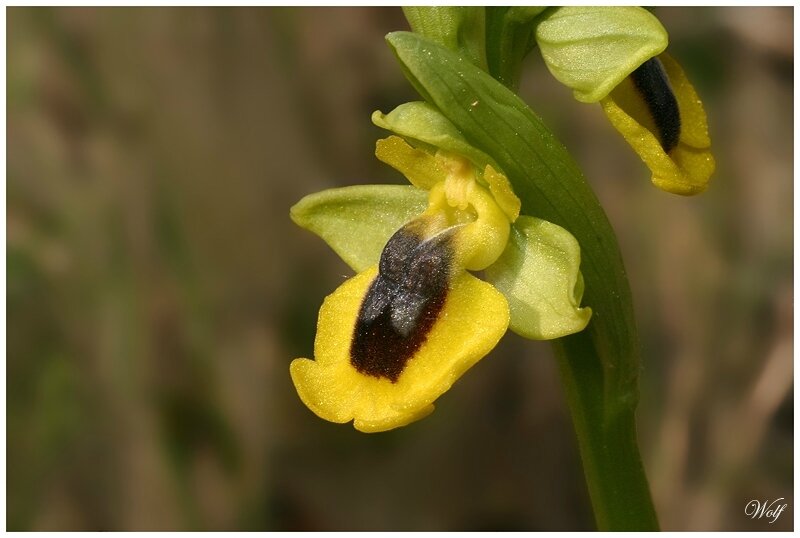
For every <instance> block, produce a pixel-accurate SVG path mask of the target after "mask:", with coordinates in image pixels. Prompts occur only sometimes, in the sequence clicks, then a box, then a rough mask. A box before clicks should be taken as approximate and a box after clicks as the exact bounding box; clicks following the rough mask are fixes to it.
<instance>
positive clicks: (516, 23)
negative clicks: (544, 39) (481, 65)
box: [486, 6, 547, 90]
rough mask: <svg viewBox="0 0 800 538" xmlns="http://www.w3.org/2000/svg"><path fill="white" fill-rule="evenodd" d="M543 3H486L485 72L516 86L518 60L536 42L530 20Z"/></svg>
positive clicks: (541, 9)
mask: <svg viewBox="0 0 800 538" xmlns="http://www.w3.org/2000/svg"><path fill="white" fill-rule="evenodd" d="M545 9H547V8H546V7H542V6H537V7H525V6H516V7H499V6H498V7H487V8H486V63H487V64H488V65H489V74H490V75H492V76H493V77H494V78H496V79H497V80H499V81H500V82H502V83H503V84H505V85H506V86H507V87H508V88H511V89H512V90H513V89H516V88H517V86H518V85H519V77H520V73H521V71H522V60H523V59H524V58H525V56H527V54H528V53H529V52H530V51H531V49H533V47H534V46H535V45H536V40H535V39H534V38H533V30H534V20H535V19H536V17H537V16H538V15H539V14H540V13H541V12H542V11H544V10H545Z"/></svg>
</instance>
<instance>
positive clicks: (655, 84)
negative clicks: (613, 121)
mask: <svg viewBox="0 0 800 538" xmlns="http://www.w3.org/2000/svg"><path fill="white" fill-rule="evenodd" d="M631 80H633V84H634V86H636V89H637V90H638V91H639V94H640V95H641V96H642V99H644V101H645V103H646V104H647V109H648V110H649V111H650V115H651V116H652V118H653V121H654V122H655V124H656V129H658V133H657V134H658V139H659V141H660V142H661V147H662V148H663V149H664V151H665V152H666V153H669V152H670V151H671V150H672V149H673V148H674V147H675V146H677V145H678V140H679V139H680V136H681V113H680V110H679V109H678V100H677V99H675V94H674V93H672V87H671V86H670V85H669V78H668V77H667V73H666V71H664V66H663V65H661V60H659V59H658V58H650V59H649V60H647V61H646V62H644V63H643V64H642V65H640V66H639V67H638V68H637V69H636V70H635V71H634V72H633V73H631Z"/></svg>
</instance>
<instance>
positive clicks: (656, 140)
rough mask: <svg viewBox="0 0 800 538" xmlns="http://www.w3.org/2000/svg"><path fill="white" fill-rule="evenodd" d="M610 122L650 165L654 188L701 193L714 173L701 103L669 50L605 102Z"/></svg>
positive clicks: (638, 71) (646, 64)
mask: <svg viewBox="0 0 800 538" xmlns="http://www.w3.org/2000/svg"><path fill="white" fill-rule="evenodd" d="M600 102H601V105H602V107H603V111H604V112H605V114H606V116H607V117H608V119H609V120H610V121H611V123H612V125H613V126H614V127H615V128H616V129H617V130H618V131H619V132H620V133H621V134H622V136H623V137H624V138H625V140H626V141H627V142H628V144H630V145H631V147H632V148H633V149H634V151H636V153H638V154H639V156H640V157H641V159H642V160H643V161H644V162H645V164H646V165H647V166H648V167H649V168H650V170H651V172H652V174H653V177H652V181H653V184H654V185H655V186H657V187H658V188H660V189H663V190H665V191H668V192H672V193H675V194H683V195H691V194H698V193H700V192H703V191H704V190H705V189H706V188H707V186H708V181H709V179H710V178H711V175H712V174H713V172H714V168H715V162H714V157H713V155H712V154H711V140H710V138H709V136H708V121H707V118H706V113H705V110H704V109H703V104H702V103H701V102H700V99H699V98H698V96H697V93H696V92H695V90H694V88H693V87H692V85H691V83H690V82H689V81H688V79H687V78H686V75H685V74H684V72H683V70H682V69H681V67H680V66H679V65H678V63H677V62H675V60H673V59H672V58H671V57H670V56H669V55H668V54H666V53H662V54H660V55H659V56H657V57H655V58H652V59H651V60H648V61H647V62H645V63H644V64H642V66H641V67H640V68H639V69H637V70H636V71H634V73H632V74H631V75H630V76H628V77H627V78H626V79H625V80H623V81H622V82H621V83H620V84H619V85H618V86H617V87H616V88H615V89H614V90H612V91H611V93H610V94H608V96H606V97H605V98H603V99H602V100H601V101H600Z"/></svg>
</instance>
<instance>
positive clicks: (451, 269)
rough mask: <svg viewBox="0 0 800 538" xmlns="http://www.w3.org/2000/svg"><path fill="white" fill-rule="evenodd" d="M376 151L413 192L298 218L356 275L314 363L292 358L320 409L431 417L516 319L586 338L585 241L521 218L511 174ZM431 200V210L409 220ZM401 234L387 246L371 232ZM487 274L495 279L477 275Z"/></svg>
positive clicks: (404, 149)
mask: <svg viewBox="0 0 800 538" xmlns="http://www.w3.org/2000/svg"><path fill="white" fill-rule="evenodd" d="M376 154H377V156H378V158H380V159H381V160H383V161H385V162H387V163H388V164H391V165H392V166H394V167H395V168H397V169H398V170H400V171H401V172H403V173H404V174H405V175H406V176H407V177H408V178H409V180H410V181H411V182H412V185H413V186H409V187H393V186H367V187H351V188H344V189H334V190H332V191H325V192H323V193H319V194H316V195H311V196H309V197H307V198H305V199H303V200H302V201H301V202H299V203H298V204H297V205H296V206H295V207H293V208H292V217H293V219H294V220H295V222H297V223H298V224H300V225H301V226H304V227H306V228H308V229H311V230H312V231H314V232H316V233H318V234H319V235H321V236H322V237H323V238H324V239H325V240H326V241H328V242H329V243H330V244H331V245H332V246H333V247H334V249H335V250H337V252H339V253H340V254H341V255H342V257H343V258H344V259H345V261H347V262H348V263H350V265H351V266H353V267H354V268H355V269H356V270H358V271H359V272H358V274H357V275H356V276H355V277H353V278H351V279H349V280H347V281H346V282H345V283H344V284H342V285H341V286H340V287H339V288H338V289H337V290H336V291H335V292H334V293H333V294H331V295H330V296H328V297H327V298H326V299H325V301H324V303H323V305H322V308H321V309H320V312H319V318H318V324H317V336H316V340H315V343H314V357H315V358H314V360H311V359H306V358H299V359H295V360H294V361H292V363H291V366H290V373H291V377H292V380H293V382H294V384H295V387H296V389H297V393H298V395H299V396H300V399H301V400H302V401H303V403H304V404H305V405H306V406H307V407H308V408H309V409H310V410H311V411H313V412H314V413H315V414H317V415H318V416H319V417H321V418H323V419H325V420H328V421H331V422H336V423H345V422H350V421H353V424H354V426H355V428H356V429H358V430H360V431H363V432H379V431H385V430H389V429H392V428H397V427H399V426H404V425H406V424H408V423H410V422H413V421H416V420H418V419H420V418H422V417H424V416H426V415H427V414H429V413H430V412H431V411H432V410H433V402H434V401H435V400H436V399H437V398H438V397H439V396H441V395H442V394H443V393H444V392H446V391H447V390H448V389H449V388H450V387H451V386H452V385H453V383H454V382H455V381H456V380H457V379H458V378H459V377H460V376H461V375H462V374H463V373H464V372H466V371H467V370H468V369H469V368H470V367H471V366H473V365H474V364H475V363H477V362H478V361H479V360H480V359H481V358H483V357H484V356H486V355H487V354H488V353H489V351H491V349H492V348H494V346H495V345H496V344H497V342H498V341H499V340H500V338H501V337H502V336H503V334H504V333H505V332H506V330H507V329H508V328H509V324H511V328H512V329H514V330H517V332H520V333H521V334H525V335H526V336H528V337H531V338H554V337H558V336H563V335H564V334H569V333H571V332H576V331H579V330H582V329H583V328H584V327H585V326H586V324H587V323H588V321H589V317H590V316H591V310H590V309H588V308H580V306H579V305H580V299H581V294H582V291H583V290H582V278H581V277H580V273H579V271H578V266H579V264H580V254H579V249H578V247H577V242H575V240H574V238H572V236H571V235H570V234H569V233H568V232H567V231H566V230H564V229H563V228H560V227H558V226H555V225H552V224H550V223H545V222H544V221H541V220H540V219H534V218H532V217H518V215H519V207H520V204H519V200H518V199H517V198H516V196H515V195H514V194H513V191H512V190H511V187H510V184H509V182H508V179H507V178H506V177H505V176H504V175H503V174H502V173H500V172H498V171H497V170H495V169H494V168H493V167H492V166H491V165H486V166H485V167H484V168H483V169H482V170H481V169H480V168H479V167H477V166H476V165H475V164H474V163H473V162H471V161H470V160H469V159H467V158H465V157H463V156H461V155H456V154H453V153H450V152H447V151H443V150H439V151H436V152H435V153H432V152H431V151H428V150H426V149H420V148H415V147H412V146H411V145H409V144H408V143H407V142H406V141H405V140H403V139H401V138H399V137H396V136H392V137H389V138H387V139H384V140H381V141H379V142H378V145H377V151H376ZM423 194H424V195H425V196H426V198H427V204H426V208H425V209H424V210H422V211H421V212H419V213H418V214H417V215H416V216H415V217H412V218H411V219H410V220H405V219H407V218H408V215H409V214H410V213H413V212H414V211H419V209H420V207H421V204H420V201H421V195H423ZM401 220H403V221H405V223H404V224H402V225H400V226H398V222H399V221H401ZM542 223H544V224H545V225H549V226H550V227H552V228H548V227H547V226H544V227H542V226H541V224H542ZM398 228H399V229H398ZM390 229H394V230H396V231H393V232H392V234H391V236H390V237H389V238H388V240H379V239H375V238H374V236H375V235H376V234H377V235H378V236H383V235H385V234H386V233H387V231H388V230H390ZM376 230H377V231H376ZM512 230H514V231H513V233H512ZM354 235H355V236H359V235H362V236H364V237H367V241H366V243H367V244H370V245H373V246H371V247H368V248H365V247H364V244H363V243H361V242H359V241H357V240H353V236H354ZM370 235H372V236H373V237H372V238H371V239H370V238H368V236H370ZM570 240H571V241H572V243H570ZM378 243H382V245H383V246H382V247H381V249H380V252H379V253H377V254H378V259H377V260H375V255H376V252H375V251H374V250H375V249H374V245H375V244H378ZM523 258H527V259H529V260H531V261H530V263H533V264H534V266H531V265H527V266H526V267H525V270H526V271H530V270H531V269H532V268H533V269H534V270H535V269H539V270H540V271H541V273H542V274H541V275H539V276H541V280H542V281H543V282H544V283H545V284H544V287H545V288H547V289H546V290H545V291H543V290H542V286H540V285H528V282H529V281H531V280H533V278H531V276H530V275H522V274H520V271H521V269H522V265H523V264H522V262H521V261H519V260H522V259H523ZM537 260H538V262H537ZM526 263H528V262H526ZM537 263H538V265H537ZM490 269H492V271H490ZM481 270H487V274H489V273H492V274H493V276H494V283H489V282H486V281H483V280H480V279H478V278H477V277H476V276H474V275H472V274H470V273H469V271H481ZM493 284H494V285H493ZM512 318H515V319H512Z"/></svg>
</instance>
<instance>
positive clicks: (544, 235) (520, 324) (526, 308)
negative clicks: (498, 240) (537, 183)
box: [486, 216, 592, 340]
mask: <svg viewBox="0 0 800 538" xmlns="http://www.w3.org/2000/svg"><path fill="white" fill-rule="evenodd" d="M580 263H581V253H580V247H579V246H578V242H577V241H576V240H575V238H574V237H573V236H572V234H570V233H569V232H568V231H567V230H565V229H564V228H562V227H560V226H557V225H555V224H553V223H551V222H547V221H546V220H542V219H537V218H534V217H526V216H522V217H520V218H519V219H517V222H515V223H514V224H513V226H512V232H511V240H510V241H509V243H508V246H507V247H506V250H505V251H504V252H503V254H502V256H500V259H498V260H497V262H495V264H494V265H492V266H490V267H489V268H488V269H486V278H487V280H488V281H489V282H491V283H492V284H494V286H495V287H496V288H497V289H498V290H500V292H502V293H503V295H505V296H506V299H508V306H509V308H510V310H511V324H510V328H511V330H512V331H514V332H515V333H517V334H519V335H520V336H524V337H526V338H531V339H533V340H550V339H552V338H560V337H562V336H566V335H568V334H572V333H576V332H579V331H582V330H583V329H584V328H585V327H586V325H587V324H588V323H589V318H590V317H591V316H592V310H591V309H590V308H580V303H581V298H582V296H583V277H582V276H581V274H580V270H579V267H580Z"/></svg>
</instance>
